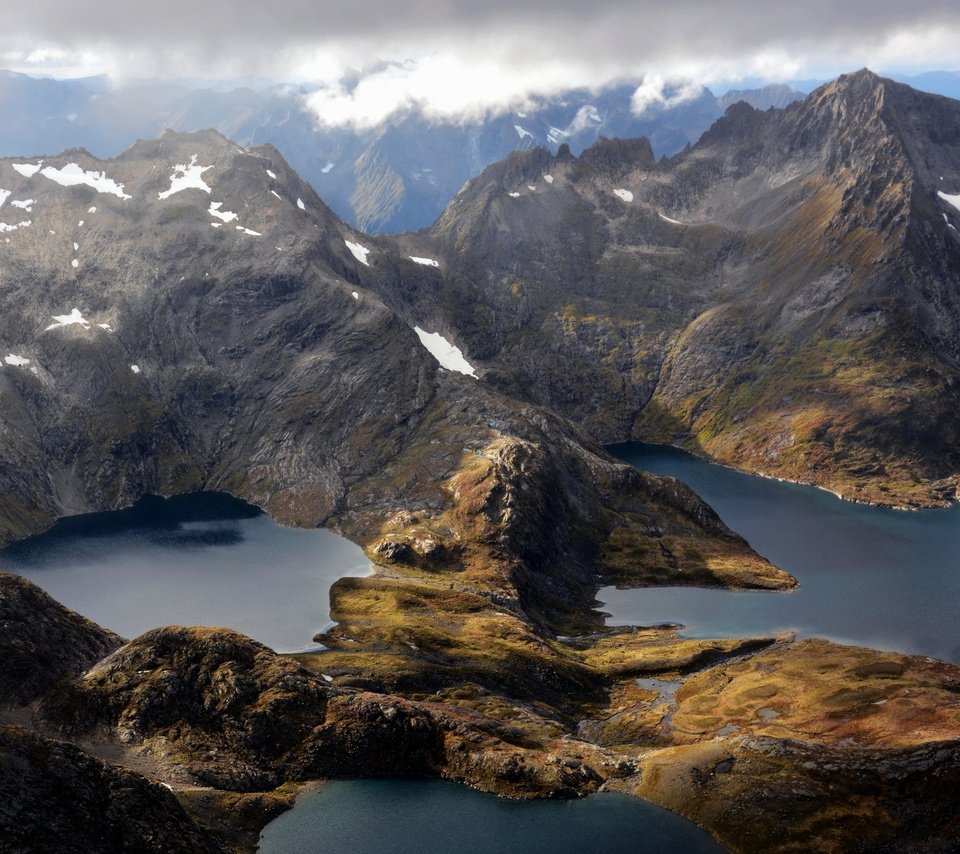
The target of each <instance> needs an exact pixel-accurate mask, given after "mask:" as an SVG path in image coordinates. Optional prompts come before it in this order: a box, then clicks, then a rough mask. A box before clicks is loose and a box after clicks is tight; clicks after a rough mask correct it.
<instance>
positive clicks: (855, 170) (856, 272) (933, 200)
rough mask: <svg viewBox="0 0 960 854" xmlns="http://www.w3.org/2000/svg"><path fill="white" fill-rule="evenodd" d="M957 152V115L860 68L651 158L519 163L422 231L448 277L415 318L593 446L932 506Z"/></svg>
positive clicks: (945, 400)
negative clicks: (698, 457)
mask: <svg viewBox="0 0 960 854" xmlns="http://www.w3.org/2000/svg"><path fill="white" fill-rule="evenodd" d="M958 140H960V104H958V103H957V102H956V101H952V100H950V99H947V98H943V97H940V96H935V95H928V94H924V93H920V92H917V91H915V90H912V89H910V88H909V87H907V86H904V85H902V84H897V83H894V82H891V81H889V80H884V79H882V78H879V77H877V76H875V75H874V74H872V73H870V72H868V71H862V72H858V73H857V74H852V75H846V76H844V77H841V78H840V79H839V80H837V81H835V82H834V83H831V84H828V85H826V86H824V87H822V88H820V89H818V90H816V91H815V92H813V93H812V94H811V95H810V96H808V97H807V98H806V99H805V100H804V101H802V102H799V103H795V104H791V105H790V106H789V107H787V108H786V109H784V110H768V111H764V112H761V111H758V110H755V109H753V108H752V107H750V106H749V105H746V104H743V103H739V104H735V105H733V106H732V107H730V108H729V109H728V111H727V113H726V115H725V116H724V118H722V119H721V120H720V121H718V122H717V123H716V124H715V125H714V126H713V127H712V128H711V129H710V130H709V131H707V133H705V134H704V135H703V137H702V138H701V139H700V141H699V142H698V144H697V145H695V146H693V147H692V148H691V149H689V150H688V151H684V152H682V153H680V154H678V155H677V156H675V157H674V158H671V159H669V160H666V161H660V162H657V161H656V160H655V158H654V156H653V152H652V150H651V148H650V145H649V143H647V142H646V141H644V140H639V141H632V142H622V141H616V140H613V141H611V140H601V141H600V142H598V143H597V144H595V145H594V146H592V147H591V148H589V149H587V150H586V151H584V152H583V154H582V155H581V156H580V157H579V158H575V157H574V156H573V155H572V153H571V152H570V151H569V150H568V149H565V148H563V149H561V150H560V151H559V152H558V153H557V154H556V155H553V154H551V153H550V152H548V151H546V150H544V149H539V150H535V151H530V152H525V153H521V154H516V155H513V156H511V157H510V158H508V159H507V160H505V161H503V162H501V163H499V164H497V165H495V166H492V167H490V168H488V169H487V170H485V171H484V173H483V174H482V175H481V176H480V177H478V178H477V179H475V180H474V181H472V182H471V183H470V184H468V185H467V186H466V187H465V188H464V190H463V191H462V192H461V193H460V194H458V196H457V197H456V198H455V199H454V200H453V201H452V202H451V204H450V206H449V207H448V209H447V210H446V212H445V213H444V215H443V216H442V217H441V218H440V220H439V221H438V223H437V224H436V225H435V226H434V228H433V229H432V230H431V231H430V233H429V238H428V240H429V243H430V244H431V251H432V252H433V253H434V254H435V256H436V257H439V258H440V259H441V261H442V263H441V270H442V271H443V272H444V281H443V283H442V285H439V284H438V286H437V287H435V288H432V289H428V290H426V291H424V292H423V293H422V294H420V295H419V297H417V299H419V302H418V303H415V304H417V305H418V309H419V310H420V311H421V312H423V313H429V312H432V317H433V318H434V319H433V322H434V324H435V325H437V326H439V327H441V328H447V329H449V330H450V331H451V334H453V335H454V336H455V337H457V339H458V340H459V341H461V342H463V343H462V345H461V346H463V347H464V350H465V352H466V353H467V354H468V356H469V357H470V358H473V359H476V360H479V361H480V362H481V363H482V364H484V366H485V367H486V368H487V378H488V381H490V382H493V383H495V384H497V385H498V386H499V387H500V388H502V389H504V390H505V391H507V392H508V393H510V394H513V395H516V396H519V397H522V398H525V399H529V400H533V401H537V402H539V403H541V404H543V405H547V406H550V407H553V408H555V409H556V410H558V411H560V412H563V413H564V414H566V415H568V416H569V417H571V418H573V419H574V420H576V421H578V423H581V424H583V425H584V426H585V427H586V429H588V430H589V431H590V432H591V434H592V435H594V436H595V437H597V438H598V439H601V440H604V441H612V440H622V439H628V438H644V439H650V440H654V441H665V442H675V443H682V444H684V445H685V446H686V447H688V448H690V449H691V450H694V451H696V452H698V453H702V454H705V455H708V456H711V457H713V458H714V459H718V460H721V461H723V462H727V463H731V464H733V465H736V466H738V467H740V468H745V469H749V470H752V471H758V472H763V473H766V474H771V475H776V476H779V477H785V478H790V479H796V480H801V481H804V482H809V483H815V484H819V485H822V486H825V487H827V488H830V489H832V490H834V491H836V492H840V493H842V494H843V495H844V496H846V497H851V498H857V499H860V500H867V501H874V502H880V503H886V504H920V505H929V504H938V503H941V502H943V501H946V500H948V499H949V498H951V497H952V496H953V495H954V492H955V490H956V486H957V483H958V472H960V456H958V451H957V448H958V447H960V443H958V438H960V436H958V428H960V421H958V418H957V415H956V413H957V411H958V404H960V400H958V389H960V385H958V382H957V381H958V379H960V376H958V366H960V363H958V359H960V350H958V345H957V341H958V340H960V244H958V237H957V234H958V232H957V230H956V228H955V225H960V213H958V208H957V199H958V197H960V171H958V169H960V165H958V164H960V142H958ZM424 239H427V238H424Z"/></svg>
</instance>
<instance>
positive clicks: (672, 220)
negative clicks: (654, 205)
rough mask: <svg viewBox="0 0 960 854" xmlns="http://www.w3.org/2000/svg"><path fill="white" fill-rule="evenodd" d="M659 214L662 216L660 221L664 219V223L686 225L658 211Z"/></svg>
mask: <svg viewBox="0 0 960 854" xmlns="http://www.w3.org/2000/svg"><path fill="white" fill-rule="evenodd" d="M657 214H658V215H659V216H660V219H662V220H663V221H664V222H669V223H671V224H672V225H686V223H684V222H680V220H678V219H673V218H671V217H669V216H667V215H666V214H664V213H661V212H660V211H657Z"/></svg>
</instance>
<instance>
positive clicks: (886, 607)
mask: <svg viewBox="0 0 960 854" xmlns="http://www.w3.org/2000/svg"><path fill="white" fill-rule="evenodd" d="M609 450H610V451H611V452H612V453H614V454H615V455H617V456H618V457H620V458H621V459H623V460H626V461H627V462H630V463H633V464H634V465H636V466H638V467H639V468H642V469H646V470H648V471H652V472H656V473H658V474H667V475H672V476H674V477H677V478H680V479H681V480H683V481H685V482H686V483H688V484H689V485H690V486H691V487H693V489H695V490H696V491H697V492H698V493H699V494H700V495H701V496H702V497H703V498H704V499H705V500H706V501H707V502H708V503H709V504H711V505H712V506H713V508H714V509H715V510H716V511H717V512H718V513H719V514H720V516H721V518H722V519H723V521H724V522H726V523H727V524H728V525H729V526H730V527H731V528H733V529H734V530H735V531H737V532H738V533H739V534H742V535H743V536H744V537H746V538H747V540H749V541H750V544H751V545H752V546H753V547H754V548H755V549H756V550H757V551H758V552H759V553H760V554H762V555H763V556H764V557H767V558H769V559H770V560H771V561H773V562H774V563H775V564H777V565H778V566H780V567H782V568H783V569H786V570H787V571H789V572H791V573H792V574H793V575H794V576H796V578H797V579H799V581H800V585H801V586H800V589H799V590H797V591H794V592H791V593H759V592H753V593H748V592H730V591H724V590H704V589H697V588H682V587H667V588H647V589H640V590H617V589H616V588H613V587H605V588H603V589H602V590H601V591H600V593H599V594H598V598H599V599H600V600H601V601H602V602H604V603H605V604H604V606H603V609H604V610H605V611H607V612H609V613H610V614H611V615H612V616H611V618H610V619H609V620H608V622H609V623H611V624H613V625H623V624H640V625H650V624H653V623H661V622H678V623H683V624H684V625H685V626H686V629H685V631H684V634H686V635H688V636H696V637H715V636H728V637H729V636H731V635H747V634H761V633H767V632H774V631H780V630H794V631H797V632H798V633H800V634H801V635H804V636H810V635H817V636H822V637H828V638H831V639H833V640H838V641H845V642H848V643H856V644H861V645H865V646H872V647H877V648H880V649H888V650H897V651H900V652H908V653H919V654H923V655H930V656H935V657H937V658H944V659H948V660H950V661H955V662H960V507H954V508H951V509H949V510H925V511H920V512H906V511H901V510H889V509H885V508H879V507H867V506H864V505H860V504H853V503H852V502H849V501H842V500H840V499H838V498H836V497H835V496H833V495H831V494H830V493H827V492H824V491H823V490H819V489H814V488H812V487H805V486H797V485H795V484H790V483H780V482H778V481H775V480H768V479H765V478H760V477H754V476H751V475H745V474H741V473H739V472H736V471H733V470H732V469H728V468H725V467H723V466H718V465H714V464H713V463H708V462H705V461H704V460H700V459H697V458H696V457H693V456H691V455H690V454H687V453H684V452H683V451H679V450H676V449H673V448H667V447H664V446H660V445H642V444H636V443H628V444H622V445H614V446H612V447H610V448H609Z"/></svg>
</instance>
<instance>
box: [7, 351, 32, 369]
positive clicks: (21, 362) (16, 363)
mask: <svg viewBox="0 0 960 854" xmlns="http://www.w3.org/2000/svg"><path fill="white" fill-rule="evenodd" d="M3 361H4V362H6V363H7V364H8V365H10V366H11V367H14V368H25V367H26V366H27V365H29V364H30V360H29V359H24V358H23V356H18V355H17V354H16V353H10V354H9V355H7V356H4V357H3Z"/></svg>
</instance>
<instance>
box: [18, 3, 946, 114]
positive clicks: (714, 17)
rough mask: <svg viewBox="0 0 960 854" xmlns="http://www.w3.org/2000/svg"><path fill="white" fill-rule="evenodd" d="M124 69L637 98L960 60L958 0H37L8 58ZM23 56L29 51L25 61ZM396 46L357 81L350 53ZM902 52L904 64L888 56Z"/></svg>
mask: <svg viewBox="0 0 960 854" xmlns="http://www.w3.org/2000/svg"><path fill="white" fill-rule="evenodd" d="M2 58H6V64H7V65H8V66H15V67H20V68H28V69H29V68H33V69H42V68H57V67H59V68H65V67H77V68H83V69H85V70H88V71H94V70H96V71H104V72H106V73H110V74H112V75H114V76H148V75H149V76H174V77H182V76H188V75H196V76H202V75H206V76H219V77H234V76H238V75H264V76H270V77H273V78H274V79H278V80H300V81H303V80H314V81H320V82H322V83H323V84H324V85H323V86H322V87H321V88H320V89H318V91H317V93H316V94H315V95H314V96H313V97H312V98H311V104H312V106H313V107H314V109H315V110H316V111H317V113H318V115H320V116H321V117H323V119H324V120H325V121H328V122H336V123H343V122H354V123H360V124H364V123H370V122H372V121H375V120H376V119H377V117H380V118H382V117H383V116H385V115H388V114H389V113H390V112H392V111H393V110H396V109H405V108H409V107H411V106H417V107H419V108H421V109H424V110H425V111H426V112H427V113H430V114H434V115H445V116H451V115H465V114H476V113H478V112H483V111H485V110H495V109H502V108H504V106H505V105H510V106H515V105H520V104H523V103H524V102H525V101H526V100H527V99H529V98H530V97H531V96H532V95H534V94H545V95H548V94H552V93H555V92H557V91H560V90H562V89H565V88H570V87H574V86H583V87H588V88H590V87H598V86H600V85H602V84H605V83H608V82H611V81H614V80H625V79H636V80H641V79H642V80H643V83H642V84H641V85H640V87H639V88H638V93H637V96H636V98H635V100H634V103H635V108H636V109H638V110H640V109H649V108H651V107H655V106H656V105H658V104H661V105H662V104H666V103H669V102H670V100H671V99H675V98H687V97H693V95H694V94H695V88H696V87H697V86H699V85H704V84H706V85H709V84H710V83H711V82H713V81H716V80H720V79H730V80H736V79H743V78H745V77H749V76H760V77H764V78H766V79H785V78H787V77H790V76H794V75H817V76H825V75H827V74H832V73H834V72H837V71H842V70H848V69H852V68H855V67H858V66H861V65H865V64H867V65H870V66H871V67H874V68H878V69H888V70H909V69H910V68H916V69H919V68H927V69H929V68H935V67H939V68H960V4H957V3H956V0H917V2H914V3H911V4H905V3H904V2H903V0H896V2H894V1H893V0H869V1H868V0H845V2H844V3H837V2H836V0H807V2H806V3H804V4H803V6H802V7H801V6H798V5H797V4H795V3H786V2H778V1H777V0H725V2H724V3H717V2H716V0H673V2H671V3H663V2H662V0H657V2H653V0H594V2H591V3H583V2H582V0H549V2H547V0H484V2H477V0H443V2H437V0H325V2H324V0H274V2H272V3H264V2H262V0H206V2H204V3H203V4H202V5H198V4H197V3H196V2H194V0H191V2H186V0H165V2H164V3H149V4H147V3H131V2H129V0H122V2H121V0H86V2H84V3H72V4H68V3H64V2H63V0H31V2H29V3H18V4H11V5H10V7H9V8H7V9H5V10H4V26H3V31H2V32H0V59H2ZM18 58H19V61H17V60H18ZM376 60H388V61H391V62H387V63H386V64H382V65H380V66H378V67H377V68H375V69H373V70H372V71H370V72H369V73H367V74H365V75H362V76H361V77H360V79H359V81H357V82H356V84H355V85H350V86H347V85H340V84H339V83H338V82H337V81H338V79H339V78H340V77H341V75H342V73H343V69H345V68H347V67H354V68H363V67H365V66H369V65H370V64H371V63H372V62H374V61H376ZM895 66H896V68H895Z"/></svg>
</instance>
